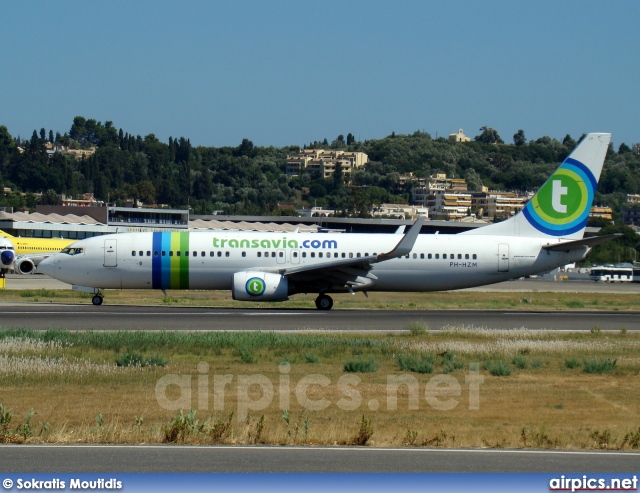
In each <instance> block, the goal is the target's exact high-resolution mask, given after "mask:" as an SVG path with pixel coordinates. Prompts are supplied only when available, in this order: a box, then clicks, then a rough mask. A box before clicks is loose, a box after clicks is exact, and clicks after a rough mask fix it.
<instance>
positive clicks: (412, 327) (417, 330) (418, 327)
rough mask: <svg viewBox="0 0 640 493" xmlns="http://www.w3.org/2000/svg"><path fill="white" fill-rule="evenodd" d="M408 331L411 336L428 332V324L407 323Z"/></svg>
mask: <svg viewBox="0 0 640 493" xmlns="http://www.w3.org/2000/svg"><path fill="white" fill-rule="evenodd" d="M409 332H410V333H411V335H412V336H421V335H424V334H427V333H428V332H429V324H427V323H426V322H421V321H417V322H411V323H410V324H409Z"/></svg>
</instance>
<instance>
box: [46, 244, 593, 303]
mask: <svg viewBox="0 0 640 493" xmlns="http://www.w3.org/2000/svg"><path fill="white" fill-rule="evenodd" d="M153 235H154V233H127V234H118V235H106V236H100V237H95V238H90V239H87V240H82V241H80V242H77V243H75V244H73V245H71V246H70V247H71V248H73V247H81V248H82V251H81V252H80V253H76V254H74V255H69V254H64V253H62V254H58V255H55V256H54V257H52V258H51V259H50V260H48V261H47V271H45V273H48V274H51V275H52V276H53V277H55V278H57V279H59V280H61V281H64V282H67V283H69V284H75V285H79V286H89V287H95V288H100V289H114V288H115V289H221V290H228V289H231V288H232V281H233V275H234V274H235V273H237V272H240V271H267V272H279V271H281V270H284V269H287V268H292V267H298V266H305V265H306V266H310V265H320V264H328V263H331V262H335V261H339V260H342V259H348V258H357V257H367V256H371V255H377V254H381V253H384V252H388V251H389V250H391V249H392V248H393V247H394V246H395V245H396V243H397V242H398V239H399V238H400V236H399V235H393V234H331V233H329V234H306V233H287V234H283V233H255V232H188V233H187V232H185V233H162V235H165V237H164V240H161V241H159V240H158V236H156V237H155V239H154V236H153ZM155 235H158V233H155ZM162 241H164V243H162ZM548 243H549V240H547V239H543V238H526V237H515V236H483V235H464V234H458V235H440V234H429V235H426V234H425V235H419V236H418V239H417V240H416V242H415V244H414V246H413V249H412V251H411V253H410V254H409V255H405V256H403V257H400V258H395V259H391V260H387V261H384V262H379V263H375V264H373V265H372V268H371V273H372V274H373V275H374V276H375V280H374V281H373V282H372V283H371V284H370V285H367V286H366V289H365V288H361V289H362V290H367V291H436V290H438V291H440V290H451V289H460V288H467V287H473V286H480V285H485V284H492V283H496V282H501V281H505V280H509V279H513V278H518V277H522V276H526V275H531V274H536V273H539V272H544V271H547V270H551V269H553V268H555V267H558V266H561V265H565V264H567V263H570V262H574V261H576V260H580V259H581V258H583V257H584V255H585V254H586V249H585V250H584V251H579V252H576V251H574V252H570V253H562V252H548V251H546V250H543V249H542V248H541V247H542V246H543V245H546V244H548ZM178 253H179V255H178ZM356 290H357V289H356ZM342 291H346V289H332V290H328V291H327V292H342ZM297 292H307V291H305V290H299V291H297Z"/></svg>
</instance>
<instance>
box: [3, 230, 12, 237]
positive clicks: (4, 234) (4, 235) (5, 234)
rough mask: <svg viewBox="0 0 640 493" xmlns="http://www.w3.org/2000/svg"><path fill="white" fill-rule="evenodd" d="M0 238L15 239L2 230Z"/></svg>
mask: <svg viewBox="0 0 640 493" xmlns="http://www.w3.org/2000/svg"><path fill="white" fill-rule="evenodd" d="M0 236H2V237H4V238H14V236H11V235H10V234H9V233H5V232H4V231H2V230H1V229H0Z"/></svg>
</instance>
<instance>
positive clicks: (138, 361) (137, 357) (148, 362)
mask: <svg viewBox="0 0 640 493" xmlns="http://www.w3.org/2000/svg"><path fill="white" fill-rule="evenodd" d="M168 363H169V362H168V361H167V360H166V359H164V358H163V357H162V356H159V355H156V356H150V357H148V358H145V357H144V356H143V355H142V354H140V353H134V352H133V351H127V352H126V353H124V354H123V355H121V356H120V357H118V358H116V365H117V366H139V367H144V366H167V364H168Z"/></svg>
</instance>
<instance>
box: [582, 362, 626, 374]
mask: <svg viewBox="0 0 640 493" xmlns="http://www.w3.org/2000/svg"><path fill="white" fill-rule="evenodd" d="M617 362H618V360H617V359H612V358H607V359H598V358H594V359H592V360H585V361H584V372H585V373H611V372H612V371H613V369H614V368H615V367H616V363H617Z"/></svg>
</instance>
